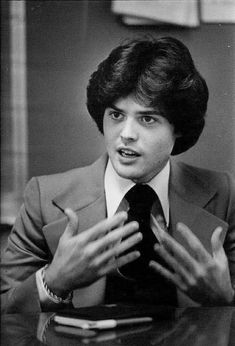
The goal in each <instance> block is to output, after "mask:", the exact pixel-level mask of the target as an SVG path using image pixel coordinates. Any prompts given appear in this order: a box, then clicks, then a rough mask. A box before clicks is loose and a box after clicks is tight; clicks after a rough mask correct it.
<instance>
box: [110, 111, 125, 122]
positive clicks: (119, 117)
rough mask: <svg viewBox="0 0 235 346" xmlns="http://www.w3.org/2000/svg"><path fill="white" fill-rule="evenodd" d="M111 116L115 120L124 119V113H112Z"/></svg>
mask: <svg viewBox="0 0 235 346" xmlns="http://www.w3.org/2000/svg"><path fill="white" fill-rule="evenodd" d="M110 116H111V118H112V119H114V120H120V119H122V117H123V115H122V113H119V112H116V111H113V112H110Z"/></svg>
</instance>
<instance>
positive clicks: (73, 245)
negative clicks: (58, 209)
mask: <svg viewBox="0 0 235 346" xmlns="http://www.w3.org/2000/svg"><path fill="white" fill-rule="evenodd" d="M65 214H66V215H67V217H68V220H69V222H68V225H67V227H66V229H65V231H64V233H63V235H62V236H61V238H60V241H59V244H58V247H57V250H56V252H55V255H54V258H53V261H52V263H51V264H50V265H49V267H48V268H47V269H46V271H45V280H46V282H47V285H48V287H49V288H50V289H51V291H52V292H54V293H55V294H56V295H58V296H60V297H64V296H66V295H67V294H68V293H69V292H70V291H73V290H74V289H77V288H81V287H85V286H88V285H90V284H91V283H93V282H95V281H96V280H98V279H99V278H101V277H102V276H104V275H106V274H108V273H109V272H111V271H112V270H113V269H115V268H120V267H122V266H123V265H125V264H127V263H129V262H132V261H134V260H136V259H137V258H138V257H139V256H140V253H139V252H138V251H133V252H129V253H127V254H125V255H122V254H123V253H125V252H126V251H127V250H128V249H130V248H131V247H132V246H134V245H135V244H137V243H138V242H139V241H140V240H142V234H141V233H140V232H138V233H136V231H137V230H138V228H139V225H138V223H137V222H135V221H134V222H130V223H128V224H125V225H124V222H125V221H126V220H127V213H126V212H120V213H118V214H115V215H114V216H113V217H111V218H108V219H105V220H103V221H101V222H99V223H97V224H96V225H95V226H93V227H91V228H90V229H88V230H86V231H84V232H81V233H79V234H78V227H79V220H78V218H77V215H76V214H75V212H74V211H73V210H71V209H65ZM132 233H135V234H132ZM122 238H125V239H124V240H123V241H121V240H122Z"/></svg>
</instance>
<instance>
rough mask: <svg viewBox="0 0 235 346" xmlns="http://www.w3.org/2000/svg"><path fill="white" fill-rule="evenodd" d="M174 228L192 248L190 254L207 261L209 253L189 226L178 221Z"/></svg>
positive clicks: (209, 257) (209, 258)
mask: <svg viewBox="0 0 235 346" xmlns="http://www.w3.org/2000/svg"><path fill="white" fill-rule="evenodd" d="M176 229H177V231H178V232H179V233H180V234H181V236H182V237H183V239H184V240H185V241H186V243H187V245H188V246H189V248H190V249H191V250H192V255H193V257H194V258H195V259H197V260H199V261H201V262H203V263H204V262H206V263H207V262H208V261H210V260H211V256H210V254H209V253H208V252H207V251H206V249H205V248H204V246H203V245H202V243H201V242H200V240H199V239H198V238H197V237H196V236H195V234H193V232H192V231H191V230H190V228H189V227H187V226H186V225H185V224H184V223H182V222H179V223H177V225H176Z"/></svg>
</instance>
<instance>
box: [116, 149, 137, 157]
mask: <svg viewBox="0 0 235 346" xmlns="http://www.w3.org/2000/svg"><path fill="white" fill-rule="evenodd" d="M120 152H121V155H123V156H137V154H136V153H135V152H133V151H132V150H129V149H122V150H121V151H120Z"/></svg>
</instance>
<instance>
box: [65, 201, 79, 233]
mask: <svg viewBox="0 0 235 346" xmlns="http://www.w3.org/2000/svg"><path fill="white" fill-rule="evenodd" d="M64 213H65V215H66V216H67V218H68V224H67V227H66V229H65V232H64V235H67V236H69V237H72V236H73V235H75V234H77V229H78V217H77V215H76V214H75V212H74V211H73V210H72V209H70V208H66V209H65V211H64Z"/></svg>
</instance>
